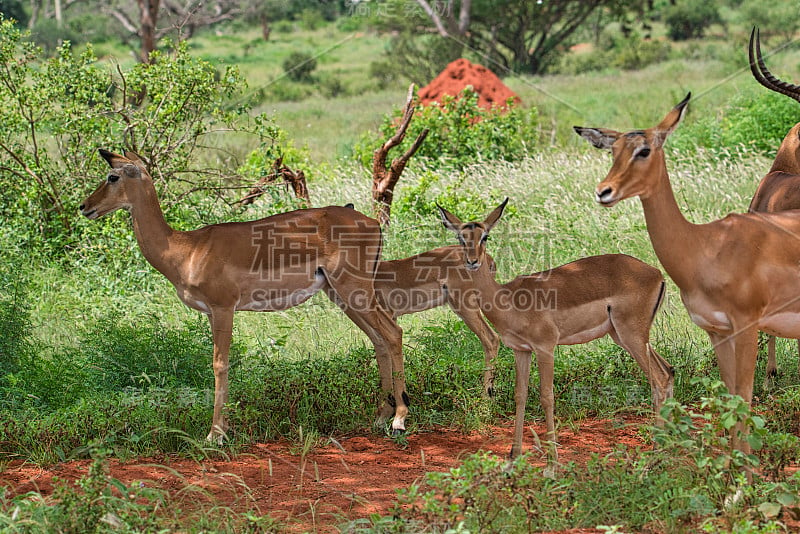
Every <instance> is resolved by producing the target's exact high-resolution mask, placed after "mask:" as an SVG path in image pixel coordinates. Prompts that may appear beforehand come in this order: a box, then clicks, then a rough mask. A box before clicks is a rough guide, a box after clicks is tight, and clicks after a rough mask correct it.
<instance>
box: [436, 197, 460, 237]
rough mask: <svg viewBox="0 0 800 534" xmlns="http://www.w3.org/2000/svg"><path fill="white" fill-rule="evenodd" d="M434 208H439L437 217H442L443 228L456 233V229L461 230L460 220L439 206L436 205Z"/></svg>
mask: <svg viewBox="0 0 800 534" xmlns="http://www.w3.org/2000/svg"><path fill="white" fill-rule="evenodd" d="M436 207H437V208H439V215H440V216H441V217H442V224H444V227H445V228H447V229H448V230H450V231H451V232H455V233H458V229H459V228H461V225H462V222H461V220H460V219H459V218H458V217H456V216H455V215H453V214H452V213H450V212H449V211H447V210H446V209H444V208H443V207H441V206H440V205H439V204H436Z"/></svg>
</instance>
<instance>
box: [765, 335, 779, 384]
mask: <svg viewBox="0 0 800 534" xmlns="http://www.w3.org/2000/svg"><path fill="white" fill-rule="evenodd" d="M777 375H778V360H777V358H776V356H775V336H771V335H769V334H767V372H766V376H765V377H764V387H765V388H766V389H771V388H772V383H773V379H774V378H775V377H776V376H777Z"/></svg>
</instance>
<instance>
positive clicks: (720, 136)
mask: <svg viewBox="0 0 800 534" xmlns="http://www.w3.org/2000/svg"><path fill="white" fill-rule="evenodd" d="M797 119H798V113H797V102H795V101H793V100H792V99H790V98H786V97H785V96H783V95H779V94H776V93H773V92H767V91H759V92H758V94H755V95H754V94H753V93H750V92H745V93H742V94H739V95H737V96H736V97H734V99H733V100H732V101H731V103H730V104H729V105H728V106H727V107H726V108H724V109H722V110H721V111H720V112H719V113H717V114H715V115H713V116H712V115H709V116H706V117H701V118H699V119H697V120H695V121H694V122H690V123H689V124H687V125H686V127H684V128H682V129H678V130H677V131H676V132H675V135H674V136H673V137H672V138H670V141H669V143H668V144H667V146H668V147H670V149H671V150H675V151H688V152H689V153H693V152H694V151H696V150H697V148H698V147H702V148H704V149H707V150H710V151H712V152H724V153H725V154H728V155H732V156H736V155H737V154H738V155H739V157H741V156H742V155H750V154H752V153H753V152H756V153H759V154H762V155H765V156H773V155H774V154H775V152H776V151H777V150H778V147H779V146H780V144H781V141H783V138H784V137H785V136H786V134H787V133H788V132H789V130H790V129H791V128H792V126H794V125H795V124H796V123H797Z"/></svg>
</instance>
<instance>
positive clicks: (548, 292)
mask: <svg viewBox="0 0 800 534" xmlns="http://www.w3.org/2000/svg"><path fill="white" fill-rule="evenodd" d="M507 202H508V199H506V200H505V202H503V203H502V204H500V205H499V206H498V207H497V208H495V209H494V211H492V213H491V214H489V216H488V217H487V218H486V220H485V221H483V222H469V223H462V222H461V221H460V220H459V219H458V217H456V216H455V215H453V214H452V213H450V212H448V211H447V210H446V209H444V208H442V207H439V211H440V214H441V217H442V222H443V224H444V226H445V227H446V228H448V229H449V230H451V231H453V232H454V233H455V234H456V237H457V238H458V241H459V243H460V247H461V261H462V264H463V266H464V268H465V270H466V271H467V272H468V273H470V275H469V276H466V277H450V279H448V280H443V281H442V286H443V289H444V290H445V291H446V292H447V293H448V298H455V299H456V300H460V299H462V298H466V296H467V295H472V297H473V298H474V300H475V301H476V302H477V304H478V305H479V306H480V309H481V310H482V311H483V313H484V315H485V316H486V318H487V319H489V321H490V322H491V323H492V324H493V325H494V327H495V328H496V329H497V331H498V333H499V334H500V338H501V339H502V340H503V343H505V344H506V345H507V346H508V347H510V348H511V349H512V350H513V351H514V363H515V367H516V373H515V386H514V401H515V403H516V419H515V422H514V442H513V445H512V447H511V456H512V457H514V456H517V455H519V454H520V453H521V452H522V430H523V424H524V421H525V403H526V402H527V399H528V382H529V380H530V371H531V356H532V354H535V355H536V363H537V366H538V369H539V392H540V399H541V403H542V408H543V409H544V414H545V424H546V426H547V437H546V441H547V451H548V459H549V463H550V466H551V467H553V466H554V465H555V463H556V462H557V460H558V453H557V447H556V429H555V416H554V413H553V411H554V404H555V399H554V397H553V366H554V355H553V353H554V351H555V347H556V345H575V344H579V343H587V342H589V341H592V340H593V339H597V338H600V337H602V336H604V335H606V334H609V335H610V336H611V338H612V339H613V340H614V342H616V343H617V345H619V346H620V347H622V348H623V349H625V350H626V351H627V352H628V353H629V354H630V355H631V356H633V358H634V359H635V360H636V363H637V364H639V367H640V368H641V369H642V371H644V373H645V375H646V376H647V379H648V381H649V382H650V388H651V392H652V398H653V406H654V408H655V409H656V412H658V410H659V409H660V407H661V404H662V403H663V402H664V400H665V399H666V398H667V397H671V396H672V384H673V370H672V367H671V366H670V365H669V364H668V363H667V362H666V361H665V360H664V359H663V358H662V357H661V356H660V355H659V354H658V353H657V352H656V351H655V350H654V349H653V347H652V346H651V345H650V327H651V326H652V324H653V319H654V318H655V314H656V312H657V311H658V308H659V306H660V305H661V301H662V299H663V296H664V277H663V276H662V275H661V272H660V271H659V270H658V269H656V268H655V267H651V266H650V265H647V264H646V263H643V262H641V261H639V260H637V259H636V258H633V257H631V256H626V255H624V254H606V255H602V256H592V257H589V258H583V259H580V260H577V261H574V262H572V263H568V264H566V265H562V266H560V267H555V268H553V269H550V270H548V271H543V272H540V273H535V274H531V275H527V276H519V277H517V278H515V279H514V280H512V281H510V282H508V283H507V284H499V283H498V282H497V281H496V280H495V278H494V273H493V272H492V270H491V269H490V268H489V264H488V256H487V254H486V241H487V239H488V237H489V232H491V230H492V228H493V227H494V225H495V224H496V223H497V221H498V220H499V219H500V217H501V216H502V214H503V210H504V209H505V207H506V203H507Z"/></svg>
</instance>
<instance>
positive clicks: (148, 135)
mask: <svg viewBox="0 0 800 534" xmlns="http://www.w3.org/2000/svg"><path fill="white" fill-rule="evenodd" d="M23 37H24V36H23V35H22V33H21V32H20V31H19V30H18V29H16V28H15V27H14V26H13V25H12V24H11V23H10V22H9V21H6V20H2V21H0V59H2V62H3V64H5V65H6V66H7V69H6V73H5V75H4V83H3V84H1V85H0V106H2V108H3V109H4V110H5V114H4V117H3V123H4V136H3V139H2V141H0V166H2V167H3V169H4V172H3V173H2V176H0V186H2V188H3V190H4V191H5V193H6V194H5V195H4V196H3V199H2V200H0V213H2V216H3V218H4V219H5V220H8V221H12V224H14V225H15V231H16V232H17V233H18V236H19V239H20V240H22V241H24V242H27V243H30V244H36V245H37V246H38V244H41V243H44V244H46V245H47V247H48V248H49V250H50V251H53V252H58V253H63V251H64V250H65V247H71V246H73V245H74V244H75V242H76V241H78V240H80V239H81V237H80V236H79V235H77V231H76V225H75V222H74V209H75V207H76V206H78V205H79V204H80V202H81V199H82V198H83V197H85V195H87V193H88V192H89V191H90V187H93V186H94V184H96V183H97V181H98V178H99V177H101V176H103V174H104V172H105V168H106V165H105V163H104V162H103V163H101V162H100V158H98V157H97V156H96V150H97V148H100V147H105V148H110V149H116V150H120V148H119V147H125V148H126V149H132V150H134V151H136V152H138V153H139V154H140V155H141V156H143V157H144V159H145V160H146V161H147V162H148V164H149V166H150V171H151V174H152V175H153V176H154V177H156V179H157V181H158V182H159V184H163V185H165V186H166V185H169V184H171V183H174V184H175V185H174V186H173V187H164V190H163V191H162V197H163V198H162V201H166V203H167V205H169V203H170V202H171V201H173V200H174V199H175V198H177V197H178V196H180V195H184V194H185V193H186V190H187V189H188V188H203V187H208V186H210V185H212V184H214V182H215V181H217V183H216V184H214V185H219V182H222V181H223V180H224V181H225V182H227V183H231V182H234V183H235V181H236V177H235V176H231V174H232V172H231V170H230V169H225V168H224V167H222V168H220V167H219V166H216V167H215V168H214V169H208V168H206V169H203V168H202V166H200V165H198V159H197V156H196V154H195V150H196V149H197V147H198V142H199V141H200V140H201V139H203V138H208V137H210V136H211V135H212V133H213V132H214V131H216V130H219V129H226V130H229V131H230V130H233V131H238V132H243V133H247V134H249V135H252V136H253V137H255V139H256V140H257V141H260V140H264V139H266V138H269V137H272V136H274V135H276V131H277V128H276V127H275V126H274V125H273V124H272V123H271V122H270V121H269V120H267V119H266V118H264V117H261V118H260V119H259V120H252V119H251V118H250V117H249V109H248V108H247V107H246V106H232V105H231V99H232V98H234V97H236V96H237V95H238V94H239V93H240V92H241V91H242V90H243V88H244V85H245V84H244V80H243V79H242V78H241V76H240V75H239V73H238V70H237V69H235V68H232V67H229V68H227V69H226V70H225V72H223V73H221V74H220V73H218V72H217V71H216V70H215V69H214V68H213V67H212V66H211V64H210V63H208V62H205V61H201V60H197V59H195V58H192V57H191V56H190V55H189V52H188V47H187V45H186V44H185V43H181V44H179V45H178V46H176V47H175V48H174V49H173V50H172V51H171V53H165V52H160V51H157V52H154V54H153V55H152V57H151V61H152V62H151V64H149V65H145V64H136V65H134V66H133V67H131V68H130V69H129V70H127V71H125V70H122V69H121V68H120V69H119V70H118V72H117V73H112V72H111V71H110V70H109V69H108V67H106V66H104V65H103V64H101V63H99V62H98V60H97V58H96V57H95V55H94V52H93V49H92V47H91V46H89V47H87V48H86V49H85V51H84V52H82V53H81V54H80V55H76V54H75V53H73V50H72V48H71V46H70V44H69V43H65V44H63V45H61V46H59V48H58V49H57V51H56V55H55V57H52V58H49V59H44V58H42V56H41V51H40V50H38V49H37V48H35V47H34V46H33V45H32V44H31V43H30V42H28V41H26V40H24V38H23ZM206 157H207V156H206ZM192 171H198V173H199V175H200V176H204V178H203V179H202V181H201V180H199V179H198V178H192V179H188V180H187V179H186V178H184V176H185V175H186V173H190V172H192ZM187 182H188V184H189V185H188V187H187V186H186V185H178V184H186V183H187ZM189 199H190V200H191V197H190V198H189ZM167 217H168V218H169V214H167ZM77 228H80V229H82V230H83V231H86V230H85V229H86V228H87V226H84V227H80V226H78V227H77ZM92 228H95V229H96V230H97V229H102V225H100V224H98V225H93V226H92ZM96 230H95V231H96Z"/></svg>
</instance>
